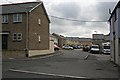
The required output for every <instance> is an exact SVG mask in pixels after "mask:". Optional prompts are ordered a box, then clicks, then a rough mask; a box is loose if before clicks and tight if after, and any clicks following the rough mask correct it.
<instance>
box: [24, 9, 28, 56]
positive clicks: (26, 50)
mask: <svg viewBox="0 0 120 80" xmlns="http://www.w3.org/2000/svg"><path fill="white" fill-rule="evenodd" d="M28 15H29V12H28V10H27V11H26V48H25V52H26V54H25V55H26V57H28V56H29V55H28V20H29V18H28V17H29V16H28Z"/></svg>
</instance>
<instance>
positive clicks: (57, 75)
mask: <svg viewBox="0 0 120 80" xmlns="http://www.w3.org/2000/svg"><path fill="white" fill-rule="evenodd" d="M9 71H12V72H21V73H30V74H38V75H48V76H55V77H66V78H81V79H90V78H88V77H79V76H70V75H61V74H52V73H41V72H33V71H25V70H17V69H9Z"/></svg>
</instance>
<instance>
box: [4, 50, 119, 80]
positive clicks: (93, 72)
mask: <svg viewBox="0 0 120 80" xmlns="http://www.w3.org/2000/svg"><path fill="white" fill-rule="evenodd" d="M7 65H9V66H7ZM3 66H4V71H11V72H18V73H30V74H36V75H46V76H54V77H69V78H77V79H78V78H82V79H95V78H105V79H107V78H110V79H113V80H116V79H117V78H118V67H117V66H116V65H115V64H113V63H112V62H111V61H110V55H101V54H90V53H88V52H83V51H81V50H61V51H60V52H57V53H56V54H53V55H49V56H44V57H43V58H41V57H34V58H30V59H20V60H18V61H17V60H16V59H12V60H11V61H8V62H7V61H5V62H4V61H3ZM3 74H5V72H4V73H3ZM6 76H7V75H6ZM9 77H10V76H9ZM19 77H20V76H19ZM21 77H22V76H21ZM108 80H109V79H108Z"/></svg>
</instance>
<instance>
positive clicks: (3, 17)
mask: <svg viewBox="0 0 120 80" xmlns="http://www.w3.org/2000/svg"><path fill="white" fill-rule="evenodd" d="M2 23H8V15H3V16H2Z"/></svg>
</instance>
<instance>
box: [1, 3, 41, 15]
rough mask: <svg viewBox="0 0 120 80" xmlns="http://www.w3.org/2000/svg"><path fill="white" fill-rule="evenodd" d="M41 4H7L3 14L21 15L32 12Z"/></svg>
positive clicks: (3, 8)
mask: <svg viewBox="0 0 120 80" xmlns="http://www.w3.org/2000/svg"><path fill="white" fill-rule="evenodd" d="M40 3H41V2H26V3H17V4H5V5H1V6H2V14H8V13H21V12H26V11H30V10H31V9H32V8H34V7H35V6H37V5H38V4H40Z"/></svg>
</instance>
